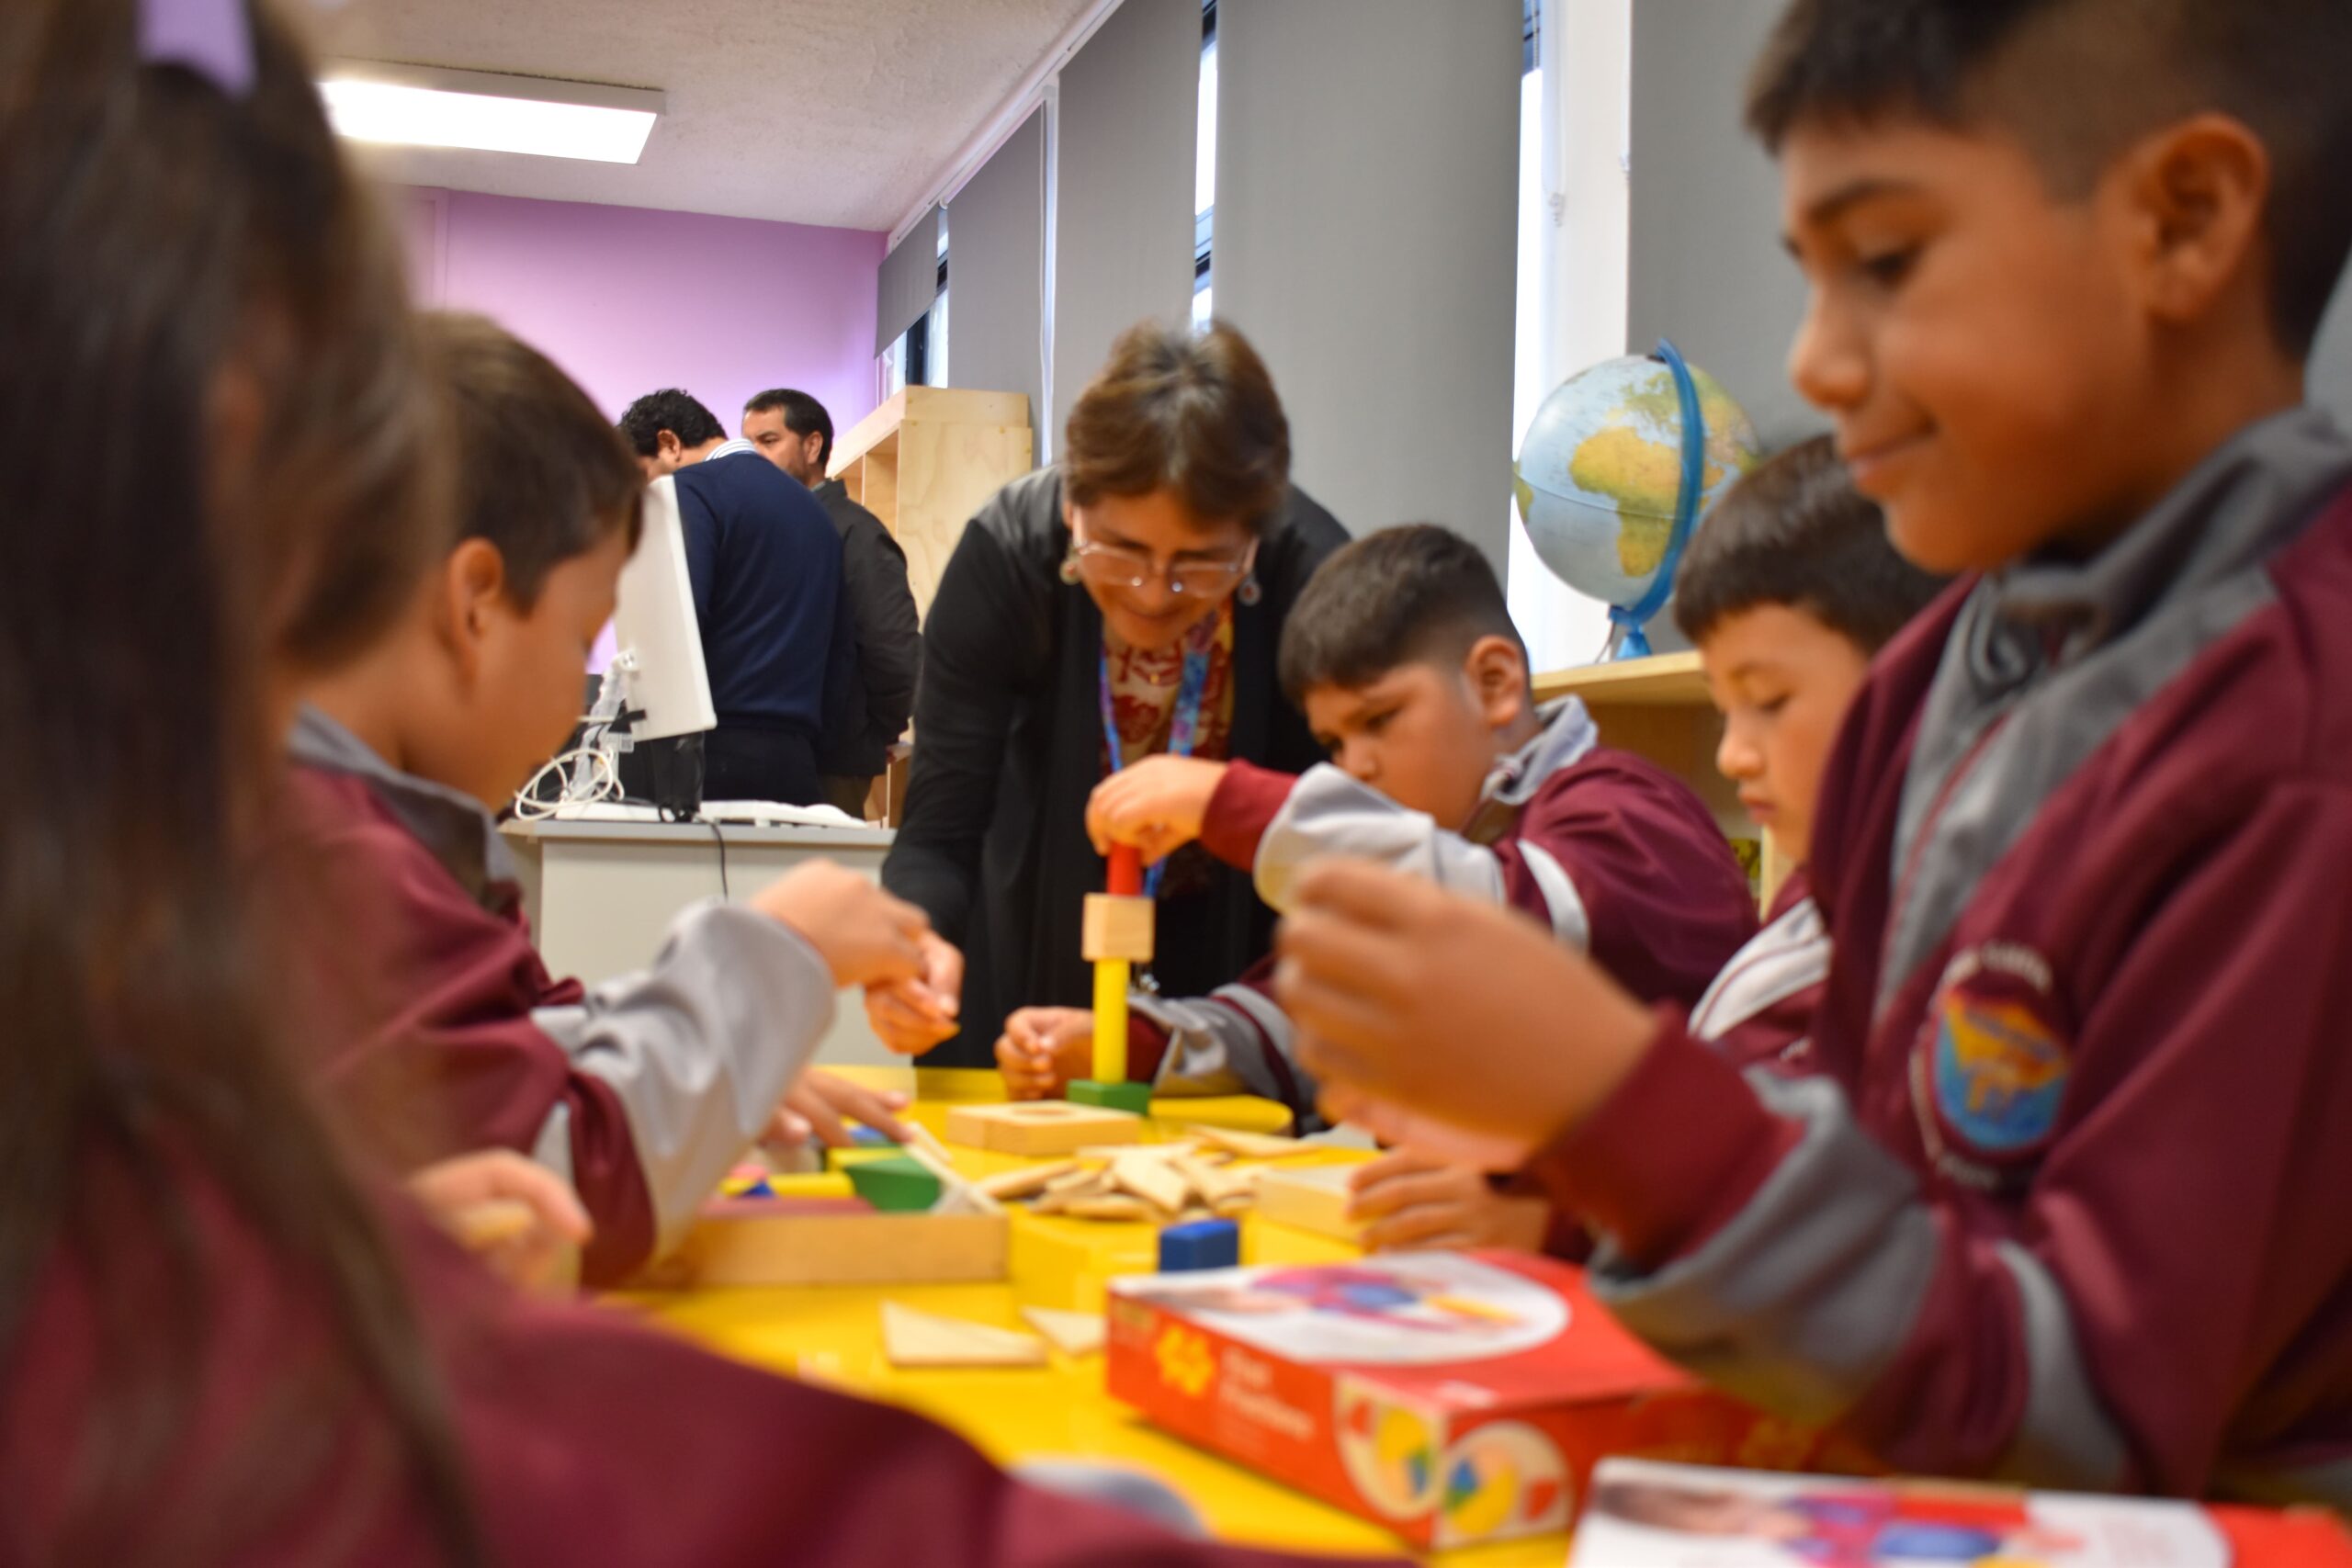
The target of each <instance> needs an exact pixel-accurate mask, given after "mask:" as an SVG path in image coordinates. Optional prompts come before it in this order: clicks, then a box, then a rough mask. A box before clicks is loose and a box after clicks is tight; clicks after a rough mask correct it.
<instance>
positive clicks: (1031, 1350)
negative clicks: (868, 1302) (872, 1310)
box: [882, 1302, 1047, 1367]
mask: <svg viewBox="0 0 2352 1568" xmlns="http://www.w3.org/2000/svg"><path fill="white" fill-rule="evenodd" d="M882 1351H883V1354H884V1355H886V1356H888V1358H889V1359H890V1364H891V1365H892V1366H894V1367H1042V1366H1044V1365H1046V1359H1047V1358H1046V1342H1045V1341H1044V1340H1042V1339H1040V1338H1038V1337H1036V1336H1035V1335H1034V1334H1023V1333H1019V1332H1017V1331H1016V1330H1013V1329H1010V1328H997V1327H994V1326H992V1325H989V1324H985V1323H973V1322H971V1321H969V1320H968V1319H966V1318H960V1317H942V1316H940V1315H939V1314H936V1313H928V1312H917V1311H916V1310H915V1309H914V1308H912V1307H909V1306H900V1305H899V1303H897V1302H884V1303H882Z"/></svg>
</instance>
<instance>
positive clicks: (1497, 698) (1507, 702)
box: [1462, 633, 1529, 729]
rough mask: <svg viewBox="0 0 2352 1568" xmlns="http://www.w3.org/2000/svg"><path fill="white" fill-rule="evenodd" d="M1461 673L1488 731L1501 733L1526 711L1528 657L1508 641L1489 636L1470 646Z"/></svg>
mask: <svg viewBox="0 0 2352 1568" xmlns="http://www.w3.org/2000/svg"><path fill="white" fill-rule="evenodd" d="M1462 672H1463V674H1464V675H1465V676H1467V677H1468V678H1469V682H1470V690H1471V692H1472V694H1474V695H1475V697H1476V701H1477V704H1478V707H1479V711H1480V712H1481V713H1482V714H1484V715H1485V716H1486V720H1487V724H1488V725H1489V726H1490V727H1492V728H1496V729H1500V728H1503V727H1504V726H1506V725H1509V724H1512V723H1514V722H1516V721H1517V720H1518V718H1519V716H1520V715H1521V714H1522V713H1524V712H1526V711H1527V706H1528V700H1529V699H1528V687H1527V656H1526V655H1525V654H1523V653H1521V651H1520V650H1519V645H1518V644H1517V643H1515V642H1513V641H1511V640H1510V638H1509V637H1497V636H1494V635H1493V634H1491V633H1490V634H1488V635H1487V636H1486V637H1480V638H1479V639H1478V640H1477V641H1476V642H1474V643H1472V644H1471V645H1470V651H1469V653H1468V654H1467V655H1465V656H1464V659H1463V661H1462Z"/></svg>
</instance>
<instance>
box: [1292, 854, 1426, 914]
mask: <svg viewBox="0 0 2352 1568" xmlns="http://www.w3.org/2000/svg"><path fill="white" fill-rule="evenodd" d="M1291 891H1292V897H1293V900H1294V904H1295V907H1296V908H1306V909H1314V910H1317V911H1318V912H1320V913H1324V914H1328V915H1334V916H1338V917H1340V919H1345V920H1347V921H1349V922H1351V924H1354V925H1357V926H1361V927H1363V928H1365V929H1366V930H1370V931H1403V930H1405V929H1406V928H1407V927H1408V924H1409V923H1410V921H1409V917H1411V916H1413V915H1416V914H1419V913H1420V912H1421V911H1422V906H1423V904H1424V903H1426V901H1427V900H1426V899H1425V898H1424V897H1423V895H1426V894H1429V893H1431V892H1433V891H1434V889H1432V888H1431V887H1430V885H1429V884H1428V883H1426V882H1424V881H1422V880H1421V879H1420V878H1419V877H1415V876H1408V875H1406V874H1404V873H1402V872H1397V871H1391V870H1389V869H1388V868H1387V867H1385V866H1382V865H1375V864H1374V863H1372V862H1370V861H1361V860H1348V859H1345V858H1343V857H1336V856H1335V857H1330V858H1326V859H1323V860H1317V861H1310V862H1309V863H1307V865H1306V868H1305V869H1304V870H1302V871H1301V872H1300V873H1299V874H1298V880H1297V882H1296V883H1295V884H1294V885H1293V887H1292V890H1291Z"/></svg>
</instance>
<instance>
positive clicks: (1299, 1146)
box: [1184, 1127, 1315, 1159]
mask: <svg viewBox="0 0 2352 1568" xmlns="http://www.w3.org/2000/svg"><path fill="white" fill-rule="evenodd" d="M1184 1131H1185V1132H1187V1133H1189V1134H1192V1135H1193V1137H1196V1138H1198V1139H1200V1140H1201V1141H1202V1142H1204V1143H1207V1144H1213V1145H1216V1147H1218V1148H1221V1149H1223V1150H1225V1151H1226V1152H1227V1154H1231V1155H1235V1156H1238V1157H1240V1158H1242V1159H1281V1158H1283V1156H1286V1155H1303V1154H1306V1153H1307V1152H1308V1151H1309V1150H1310V1149H1312V1148H1313V1147H1314V1146H1315V1145H1311V1144H1307V1143H1303V1142H1301V1141H1300V1140H1299V1139H1296V1138H1277V1137H1273V1136H1272V1135H1270V1134H1265V1133H1244V1132H1239V1131H1238V1130H1236V1129H1234V1128H1230V1127H1187V1128H1185V1129H1184Z"/></svg>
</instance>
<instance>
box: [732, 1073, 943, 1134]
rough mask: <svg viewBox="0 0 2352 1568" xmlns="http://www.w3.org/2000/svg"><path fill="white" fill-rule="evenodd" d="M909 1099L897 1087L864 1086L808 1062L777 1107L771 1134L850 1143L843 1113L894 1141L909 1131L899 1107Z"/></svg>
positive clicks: (848, 1118) (901, 1107)
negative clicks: (807, 1067)
mask: <svg viewBox="0 0 2352 1568" xmlns="http://www.w3.org/2000/svg"><path fill="white" fill-rule="evenodd" d="M909 1103H910V1100H909V1097H908V1096H906V1095H904V1094H901V1093H899V1091H898V1090H896V1089H867V1088H866V1087H865V1085H863V1084H858V1083H853V1082H851V1081H850V1080H849V1079H847V1078H845V1077H839V1076H838V1075H836V1074H833V1073H827V1072H820V1071H818V1070H816V1069H815V1068H811V1069H809V1071H807V1072H804V1073H802V1074H801V1075H800V1081H799V1082H798V1083H797V1084H795V1085H793V1086H792V1091H791V1092H790V1093H789V1094H786V1096H785V1097H784V1103H783V1104H782V1105H781V1106H779V1107H777V1108H776V1113H775V1122H773V1123H772V1124H771V1126H770V1128H769V1132H768V1136H769V1138H771V1139H773V1140H774V1141H775V1142H777V1143H782V1144H805V1143H807V1142H808V1141H809V1139H810V1138H815V1139H816V1140H817V1141H818V1142H819V1143H820V1144H822V1145H825V1147H827V1148H829V1149H843V1148H847V1147H849V1145H850V1144H851V1142H852V1140H851V1138H850V1135H849V1128H848V1127H847V1126H845V1125H843V1121H844V1119H847V1120H848V1121H851V1122H862V1123H863V1124H865V1126H868V1127H871V1128H873V1129H874V1130H875V1131H876V1132H877V1133H879V1134H882V1135H883V1136H884V1137H886V1138H888V1139H889V1140H890V1141H891V1142H892V1143H894V1144H903V1143H906V1142H907V1141H909V1140H910V1138H912V1137H913V1135H914V1134H912V1133H910V1131H908V1128H907V1124H906V1123H905V1122H901V1121H899V1117H898V1113H899V1111H904V1110H905V1109H906V1108H907V1106H908V1105H909Z"/></svg>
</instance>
